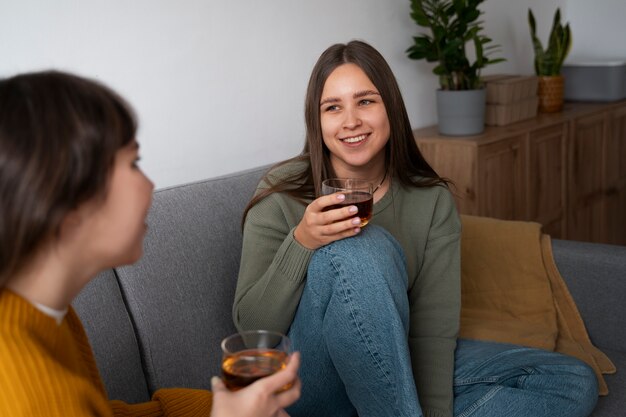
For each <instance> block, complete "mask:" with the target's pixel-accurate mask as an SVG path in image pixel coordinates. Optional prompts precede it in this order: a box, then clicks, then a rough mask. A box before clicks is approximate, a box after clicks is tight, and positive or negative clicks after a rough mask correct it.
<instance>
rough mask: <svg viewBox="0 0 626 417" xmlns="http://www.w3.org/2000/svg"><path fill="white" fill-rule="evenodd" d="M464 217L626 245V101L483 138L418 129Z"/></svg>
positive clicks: (568, 107) (541, 118) (577, 108)
mask: <svg viewBox="0 0 626 417" xmlns="http://www.w3.org/2000/svg"><path fill="white" fill-rule="evenodd" d="M413 133H414V136H415V140H416V142H417V145H418V146H419V148H420V150H421V152H422V153H423V154H424V157H425V158H426V160H427V161H428V162H429V163H430V164H431V165H432V167H433V168H434V169H435V171H437V173H438V174H439V175H441V176H443V177H446V178H449V179H450V180H452V181H453V183H454V184H455V185H454V186H453V187H452V192H453V193H454V195H455V198H456V202H457V206H458V209H459V211H460V212H461V213H465V214H474V215H478V216H488V217H496V218H501V219H512V220H532V221H536V222H539V223H541V224H542V225H543V228H544V231H545V232H546V233H548V234H550V235H552V236H553V237H556V238H561V239H571V240H583V241H591V242H601V243H613V244H620V245H626V101H620V102H614V103H566V104H565V107H564V109H563V111H562V112H559V113H555V114H539V115H538V116H537V117H535V118H533V119H529V120H526V121H523V122H519V123H515V124H512V125H508V126H502V127H486V128H485V131H484V132H483V133H482V134H481V135H478V136H462V137H451V136H442V135H439V133H438V131H437V126H430V127H426V128H423V129H416V130H414V131H413Z"/></svg>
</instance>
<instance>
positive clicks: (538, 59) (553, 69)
mask: <svg viewBox="0 0 626 417" xmlns="http://www.w3.org/2000/svg"><path fill="white" fill-rule="evenodd" d="M528 24H529V26H530V36H531V37H532V40H533V47H534V49H535V73H536V74H537V75H559V74H560V73H561V66H562V65H563V61H565V58H566V57H567V54H568V53H569V51H570V49H571V47H572V34H571V31H570V28H569V23H568V24H566V25H565V26H563V25H562V24H561V10H559V9H558V8H557V9H556V12H555V13H554V20H553V22H552V29H551V30H550V38H549V40H548V48H547V49H545V50H544V49H543V45H542V44H541V41H540V40H539V39H538V38H537V32H536V23H535V16H534V15H533V12H532V10H530V9H528Z"/></svg>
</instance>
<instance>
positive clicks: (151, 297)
mask: <svg viewBox="0 0 626 417" xmlns="http://www.w3.org/2000/svg"><path fill="white" fill-rule="evenodd" d="M266 169H267V167H260V168H256V169H252V170H249V171H245V172H240V173H236V174H232V175H228V176H224V177H220V178H215V179H210V180H206V181H200V182H196V183H192V184H185V185H180V186H176V187H171V188H167V189H163V190H159V191H157V192H155V195H154V203H153V207H152V210H151V212H150V215H149V218H148V224H149V230H148V234H147V237H146V242H145V255H144V257H143V258H142V259H141V261H139V262H138V263H137V264H135V265H133V266H129V267H122V268H116V269H115V270H109V271H105V272H104V273H102V274H100V276H98V277H97V278H96V279H94V280H93V281H92V282H91V283H90V284H89V285H88V286H87V287H86V288H85V289H84V290H83V292H82V293H81V294H80V295H79V297H78V298H77V299H76V301H75V303H74V307H75V308H76V310H77V311H78V314H79V315H80V317H81V320H82V321H83V323H84V325H85V328H86V330H87V334H88V336H89V339H90V341H91V343H92V346H93V350H94V352H95V355H96V359H97V362H98V366H99V368H100V371H101V374H102V377H103V379H104V382H105V385H106V388H107V391H108V394H109V397H110V398H112V399H120V400H124V401H127V402H131V403H132V402H141V401H147V400H149V398H150V395H151V393H152V392H154V391H155V390H156V389H158V388H161V387H192V388H208V387H209V386H210V378H211V376H213V375H219V369H220V358H221V354H220V347H219V344H220V340H221V339H222V338H223V337H225V336H227V335H229V334H231V333H233V332H235V327H234V326H233V323H232V319H231V306H232V300H233V296H234V291H235V283H236V279H237V271H238V264H239V256H240V249H241V227H240V222H241V214H242V212H243V209H244V207H245V205H246V204H247V202H248V200H249V199H250V197H251V196H252V193H253V191H254V189H255V187H256V184H257V183H258V181H259V179H260V177H261V175H262V174H263V173H264V172H265V170H266ZM553 246H554V254H555V258H556V262H557V265H558V267H559V270H560V271H561V273H562V275H563V276H564V278H565V280H566V282H567V284H568V285H569V288H570V290H571V292H572V295H573V297H574V299H575V301H576V303H577V304H578V307H579V309H580V312H581V315H582V316H583V319H584V321H585V323H586V325H587V328H588V331H589V334H590V335H591V338H592V340H593V341H594V342H595V344H596V345H597V346H598V347H600V348H601V349H602V350H603V351H604V352H605V353H607V354H608V355H609V357H610V358H611V359H612V360H613V361H614V362H615V364H616V366H617V368H618V370H620V371H619V372H618V373H617V374H616V375H609V376H608V377H607V382H608V385H609V389H610V391H611V393H610V395H609V396H608V397H603V398H600V400H599V403H598V407H597V409H596V411H595V412H594V414H593V416H595V417H600V416H603V417H604V416H618V415H624V410H626V379H625V378H624V373H622V372H621V370H622V369H625V367H626V326H624V321H623V316H621V313H620V311H621V312H622V313H623V312H624V308H623V304H622V303H623V301H622V300H623V299H624V298H625V297H626V247H619V246H608V245H597V244H588V243H581V242H570V241H558V240H557V241H554V243H553ZM620 305H621V306H622V307H620Z"/></svg>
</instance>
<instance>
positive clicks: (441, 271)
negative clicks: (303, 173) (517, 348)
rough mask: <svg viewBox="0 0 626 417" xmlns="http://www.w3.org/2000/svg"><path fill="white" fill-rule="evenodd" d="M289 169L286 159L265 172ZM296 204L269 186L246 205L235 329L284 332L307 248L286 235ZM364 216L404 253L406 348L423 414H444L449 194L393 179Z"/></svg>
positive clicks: (450, 309) (456, 237)
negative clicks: (270, 190)
mask: <svg viewBox="0 0 626 417" xmlns="http://www.w3.org/2000/svg"><path fill="white" fill-rule="evenodd" d="M293 169H294V168H293V166H292V167H290V166H289V165H288V166H284V167H281V168H279V169H277V170H274V171H273V172H272V174H273V175H276V176H281V175H284V174H283V173H284V172H289V171H291V170H293ZM265 187H267V184H265V183H264V182H262V183H261V184H260V185H259V189H261V188H265ZM304 209H305V207H304V206H303V205H302V204H301V203H299V202H297V201H295V200H294V199H293V198H291V197H289V196H287V195H285V194H282V193H274V194H271V195H270V196H268V197H266V198H264V199H263V200H261V201H260V202H259V203H258V204H257V205H255V206H254V207H253V208H252V209H251V210H250V211H249V212H248V216H247V218H246V221H245V225H244V236H243V248H242V256H241V267H240V270H239V280H238V283H237V291H236V294H235V303H234V307H233V317H234V321H235V324H236V326H237V327H238V328H239V329H271V330H277V331H281V332H284V333H286V332H287V331H288V329H289V326H290V325H291V322H292V320H293V317H294V315H295V312H296V309H297V307H298V303H299V301H300V296H301V295H302V290H303V287H304V283H305V280H306V272H307V267H308V264H309V260H310V259H311V256H312V255H313V252H314V251H312V250H309V249H306V248H305V247H303V246H301V245H300V244H299V243H298V242H297V241H296V240H295V239H294V236H293V231H294V228H295V227H296V226H297V225H298V223H299V222H300V220H301V218H302V216H303V215H304ZM371 223H372V224H377V225H379V226H382V227H384V228H385V229H387V230H388V231H389V232H390V233H391V234H392V235H393V236H394V237H395V238H396V239H397V240H398V242H399V243H400V244H401V246H402V248H403V249H404V253H405V256H406V259H407V270H408V274H409V277H408V279H409V290H408V294H407V296H408V298H409V303H410V330H409V348H410V352H411V362H412V367H413V375H414V378H415V383H416V386H417V391H418V395H419V399H420V403H421V406H422V410H423V412H424V415H425V416H426V417H434V416H436V417H439V416H446V417H451V416H452V400H453V393H452V378H453V372H454V349H455V346H456V337H457V333H458V330H459V315H460V308H461V288H460V231H461V223H460V220H459V217H458V215H457V212H456V207H455V204H454V200H453V198H452V196H451V194H450V192H449V191H448V190H447V189H446V188H444V187H441V186H434V187H428V188H416V187H406V186H403V185H400V184H399V181H397V180H395V181H392V185H391V187H390V190H389V191H388V192H387V193H386V194H385V196H383V198H382V199H380V201H378V202H377V203H376V204H375V205H374V214H373V219H372V220H371Z"/></svg>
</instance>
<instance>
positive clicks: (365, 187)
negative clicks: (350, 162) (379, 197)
mask: <svg viewBox="0 0 626 417" xmlns="http://www.w3.org/2000/svg"><path fill="white" fill-rule="evenodd" d="M334 193H342V194H344V195H345V196H346V199H345V200H343V201H342V202H341V203H340V204H333V205H332V206H328V207H326V208H325V209H324V211H329V210H334V209H338V208H341V207H347V206H356V207H357V208H358V210H359V211H358V212H357V216H359V218H360V219H361V224H360V227H364V226H365V225H367V223H369V221H370V219H371V218H372V210H373V207H374V193H373V185H372V183H371V182H367V181H364V180H358V179H354V178H329V179H327V180H324V181H323V182H322V194H323V195H327V194H334Z"/></svg>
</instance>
